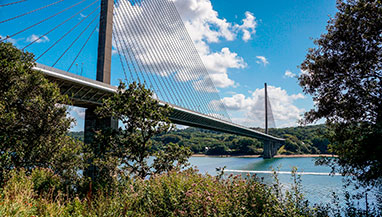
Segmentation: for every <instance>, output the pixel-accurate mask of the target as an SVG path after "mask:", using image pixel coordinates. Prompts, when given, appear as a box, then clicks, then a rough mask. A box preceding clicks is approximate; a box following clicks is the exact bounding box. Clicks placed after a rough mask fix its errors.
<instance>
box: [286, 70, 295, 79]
mask: <svg viewBox="0 0 382 217" xmlns="http://www.w3.org/2000/svg"><path fill="white" fill-rule="evenodd" d="M296 76H297V75H296V74H294V73H293V72H291V71H290V70H286V71H285V73H284V77H288V78H295V77H296Z"/></svg>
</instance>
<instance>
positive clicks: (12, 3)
mask: <svg viewBox="0 0 382 217" xmlns="http://www.w3.org/2000/svg"><path fill="white" fill-rule="evenodd" d="M25 1H27V0H21V1H16V2H11V3H7V4H2V5H0V8H1V7H6V6H10V5H14V4H18V3H21V2H25Z"/></svg>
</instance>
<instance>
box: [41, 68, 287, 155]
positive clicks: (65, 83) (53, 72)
mask: <svg viewBox="0 0 382 217" xmlns="http://www.w3.org/2000/svg"><path fill="white" fill-rule="evenodd" d="M34 69H35V70H39V71H41V72H43V73H44V75H45V76H46V77H47V78H48V79H49V80H51V81H53V82H56V83H57V84H58V86H59V87H60V90H61V92H62V93H63V94H66V95H68V96H69V97H70V98H71V100H72V102H73V105H74V106H78V107H84V108H93V107H95V106H97V105H101V103H102V100H103V99H104V98H107V97H109V96H111V95H112V94H114V93H115V92H116V90H117V87H115V86H111V85H108V84H105V83H103V82H98V81H95V80H91V79H88V78H85V77H82V76H78V75H75V74H72V73H68V72H65V71H62V70H59V69H56V68H52V67H49V66H45V65H42V64H37V65H36V67H35V68H34ZM159 103H160V104H168V105H169V106H170V107H172V108H173V112H172V114H171V115H170V117H169V119H170V120H171V121H172V122H173V123H175V124H182V125H186V126H192V127H198V128H203V129H208V130H215V131H220V132H225V133H231V134H235V135H241V136H247V137H252V138H257V139H260V140H262V141H265V144H270V146H271V147H274V146H275V145H274V144H282V143H284V140H283V139H280V138H277V137H273V136H270V135H267V134H264V133H262V132H259V131H256V130H252V129H249V128H246V127H244V126H240V125H237V124H234V123H231V122H228V121H224V120H220V119H217V118H213V117H210V116H207V115H204V114H201V113H198V112H195V111H191V110H188V109H185V108H181V107H179V106H175V105H172V104H169V103H165V102H162V101H159ZM277 146H278V145H277ZM264 149H268V148H267V147H264ZM271 149H274V148H271ZM270 154H271V155H274V153H273V152H272V153H270Z"/></svg>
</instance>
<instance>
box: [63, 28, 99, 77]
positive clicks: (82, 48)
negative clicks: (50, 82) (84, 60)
mask: <svg viewBox="0 0 382 217" xmlns="http://www.w3.org/2000/svg"><path fill="white" fill-rule="evenodd" d="M98 25H99V24H97V25H96V26H95V27H94V29H93V31H92V32H91V33H90V35H89V37H88V38H87V39H86V41H85V43H84V44H83V45H82V47H81V49H80V51H79V52H78V53H77V55H76V57H75V58H74V60H73V62H72V64H70V66H69V68H68V70H67V71H68V72H69V71H70V69H71V68H72V66H73V64H74V62H75V61H76V60H77V58H78V56H79V55H80V53H81V52H82V50H83V49H84V47H85V46H86V44H87V43H88V41H89V40H90V38H91V37H92V35H93V33H94V31H95V30H96V29H97V27H98Z"/></svg>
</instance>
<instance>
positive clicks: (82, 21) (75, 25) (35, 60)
mask: <svg viewBox="0 0 382 217" xmlns="http://www.w3.org/2000/svg"><path fill="white" fill-rule="evenodd" d="M99 7H100V6H98V7H97V8H96V9H94V10H93V11H92V12H91V13H90V14H88V15H87V16H86V17H85V18H84V19H82V20H81V21H80V22H78V23H77V24H76V25H75V26H73V27H72V28H71V29H70V30H69V31H67V32H66V33H65V34H64V35H63V36H61V38H59V39H58V40H57V41H56V42H55V43H54V44H53V45H51V46H50V47H49V48H48V49H47V50H45V51H44V52H43V53H42V54H41V55H40V56H39V57H37V59H35V61H37V60H38V59H40V58H41V57H42V56H43V55H44V54H46V53H47V52H48V51H49V50H50V49H52V47H54V46H55V45H56V44H57V43H58V42H60V41H61V40H62V39H63V38H65V37H66V36H67V35H68V34H69V33H71V32H72V31H73V30H74V29H75V28H76V27H77V26H79V25H80V24H81V23H82V22H84V21H85V20H86V19H87V18H88V17H89V16H90V15H92V14H93V13H94V12H95V11H96V10H97V9H98V8H99Z"/></svg>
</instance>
